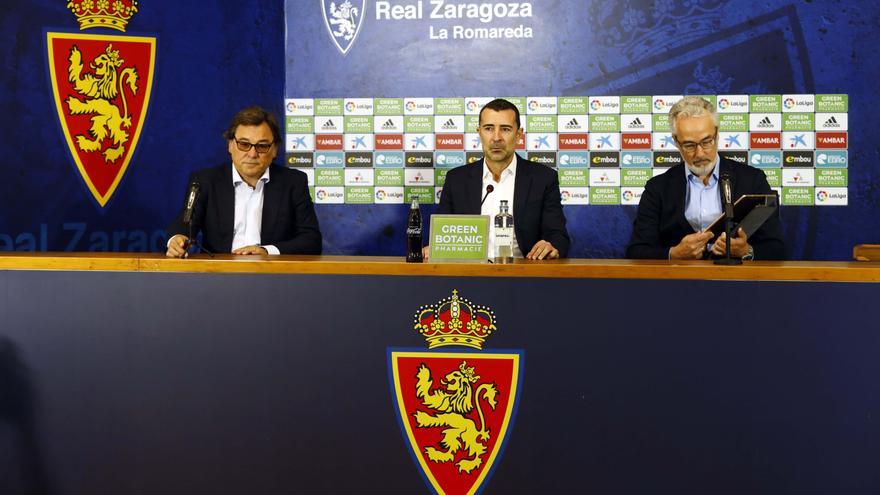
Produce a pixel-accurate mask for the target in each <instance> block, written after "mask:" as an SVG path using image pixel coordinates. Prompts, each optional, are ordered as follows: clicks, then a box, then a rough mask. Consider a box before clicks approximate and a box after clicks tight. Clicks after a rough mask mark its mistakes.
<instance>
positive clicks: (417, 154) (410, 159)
mask: <svg viewBox="0 0 880 495" xmlns="http://www.w3.org/2000/svg"><path fill="white" fill-rule="evenodd" d="M406 166H407V167H419V168H430V167H433V166H434V154H433V153H431V152H425V151H410V152H408V153H407V154H406Z"/></svg>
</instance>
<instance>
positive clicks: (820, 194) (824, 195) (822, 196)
mask: <svg viewBox="0 0 880 495" xmlns="http://www.w3.org/2000/svg"><path fill="white" fill-rule="evenodd" d="M826 199H828V191H817V192H816V200H818V201H819V202H820V203H821V202H824V201H825V200H826Z"/></svg>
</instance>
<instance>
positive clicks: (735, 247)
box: [712, 229, 749, 258]
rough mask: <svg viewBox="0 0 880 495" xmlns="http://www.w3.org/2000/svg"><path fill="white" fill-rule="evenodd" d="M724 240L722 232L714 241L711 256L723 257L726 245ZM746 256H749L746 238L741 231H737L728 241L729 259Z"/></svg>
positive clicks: (725, 237) (724, 236)
mask: <svg viewBox="0 0 880 495" xmlns="http://www.w3.org/2000/svg"><path fill="white" fill-rule="evenodd" d="M725 239H727V235H725V233H724V232H722V233H721V235H720V236H718V239H717V240H716V241H715V244H713V245H712V254H714V255H715V256H724V251H725V244H726V243H727V241H725ZM747 254H749V243H748V236H747V235H746V233H745V232H743V229H737V230H736V237H733V238H731V239H730V257H731V258H742V257H743V256H745V255H747Z"/></svg>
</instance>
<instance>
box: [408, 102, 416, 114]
mask: <svg viewBox="0 0 880 495" xmlns="http://www.w3.org/2000/svg"><path fill="white" fill-rule="evenodd" d="M406 109H407V110H409V111H410V112H412V111H413V110H415V109H416V102H414V101H412V100H409V101H408V102H406Z"/></svg>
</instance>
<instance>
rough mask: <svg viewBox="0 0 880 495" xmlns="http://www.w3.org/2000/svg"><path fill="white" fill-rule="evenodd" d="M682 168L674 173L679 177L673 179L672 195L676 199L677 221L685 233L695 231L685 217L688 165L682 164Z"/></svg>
mask: <svg viewBox="0 0 880 495" xmlns="http://www.w3.org/2000/svg"><path fill="white" fill-rule="evenodd" d="M681 167H682V168H680V169H679V170H678V171H676V172H673V174H675V175H677V176H678V177H673V178H672V186H671V189H672V190H671V191H670V193H671V194H672V196H671V197H672V198H675V220H676V222H678V224H679V225H680V226H681V228H682V229H684V230H685V232H690V231H693V230H694V228H693V227H691V224H690V223H689V222H688V221H687V217H685V216H684V210H685V207H686V205H687V175H686V174H685V167H686V165H684V164H682V165H681Z"/></svg>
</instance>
